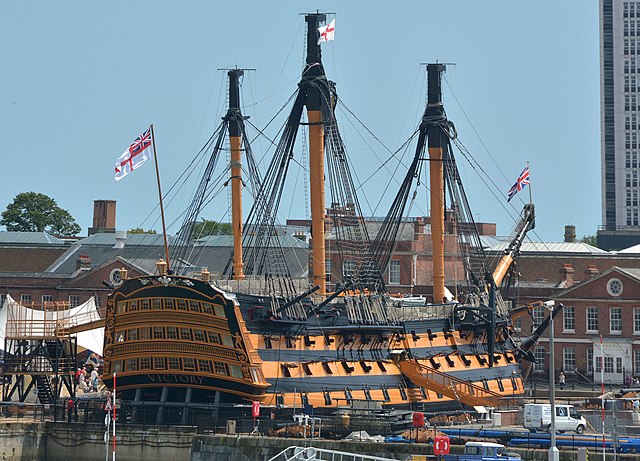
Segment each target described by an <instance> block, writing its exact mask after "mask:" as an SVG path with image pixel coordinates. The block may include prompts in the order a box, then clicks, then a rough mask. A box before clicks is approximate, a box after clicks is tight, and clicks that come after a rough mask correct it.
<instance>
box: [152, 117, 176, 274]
mask: <svg viewBox="0 0 640 461" xmlns="http://www.w3.org/2000/svg"><path fill="white" fill-rule="evenodd" d="M151 143H152V144H153V159H154V160H155V162H154V163H155V164H156V178H157V180H158V198H159V199H160V216H161V217H162V237H163V238H164V254H165V257H166V261H167V271H168V270H169V268H170V267H171V265H170V264H169V245H168V244H167V227H166V226H165V223H164V206H163V205H162V190H161V189H160V170H159V169H158V153H157V152H156V138H155V136H154V133H153V123H152V124H151Z"/></svg>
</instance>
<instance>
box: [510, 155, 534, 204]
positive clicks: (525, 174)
mask: <svg viewBox="0 0 640 461" xmlns="http://www.w3.org/2000/svg"><path fill="white" fill-rule="evenodd" d="M527 184H529V164H527V166H526V167H524V170H522V173H520V176H518V179H517V180H516V183H515V184H514V185H513V186H511V189H509V192H507V196H508V197H509V198H508V199H507V203H509V202H510V201H511V199H512V198H513V196H514V195H516V193H518V192H520V191H521V190H522V189H524V186H526V185H527Z"/></svg>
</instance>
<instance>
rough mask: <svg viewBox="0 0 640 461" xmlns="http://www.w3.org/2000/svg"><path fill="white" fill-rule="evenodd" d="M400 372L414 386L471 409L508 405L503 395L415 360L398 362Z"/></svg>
mask: <svg viewBox="0 0 640 461" xmlns="http://www.w3.org/2000/svg"><path fill="white" fill-rule="evenodd" d="M398 366H399V367H400V371H401V372H402V374H404V375H405V376H406V377H407V378H409V379H410V380H411V381H412V382H413V383H414V384H416V385H418V386H421V387H424V388H425V389H429V390H431V391H434V392H437V393H438V394H442V395H444V396H446V397H449V398H451V399H455V400H458V401H460V402H462V403H464V404H466V405H470V406H472V407H477V406H485V407H497V406H499V405H500V404H503V405H504V404H508V401H505V397H504V395H503V394H501V393H499V392H494V391H491V390H488V389H485V388H484V387H483V386H479V385H477V384H475V383H472V382H469V381H465V380H464V379H460V378H456V377H455V376H452V375H449V374H447V373H443V372H441V371H437V370H435V369H434V368H431V367H429V366H427V365H424V364H422V363H420V362H418V361H417V360H415V359H407V360H400V361H399V362H398ZM507 400H508V399H507Z"/></svg>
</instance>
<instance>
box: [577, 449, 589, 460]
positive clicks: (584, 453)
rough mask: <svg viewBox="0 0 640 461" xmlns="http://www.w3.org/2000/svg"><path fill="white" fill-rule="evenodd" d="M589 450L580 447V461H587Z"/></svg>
mask: <svg viewBox="0 0 640 461" xmlns="http://www.w3.org/2000/svg"><path fill="white" fill-rule="evenodd" d="M587 459H588V458H587V448H586V447H579V448H578V461H587Z"/></svg>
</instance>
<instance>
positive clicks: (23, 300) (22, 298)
mask: <svg viewBox="0 0 640 461" xmlns="http://www.w3.org/2000/svg"><path fill="white" fill-rule="evenodd" d="M32 299H33V298H32V297H31V295H30V294H29V293H24V294H21V295H20V304H24V303H30V302H31V301H32Z"/></svg>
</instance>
